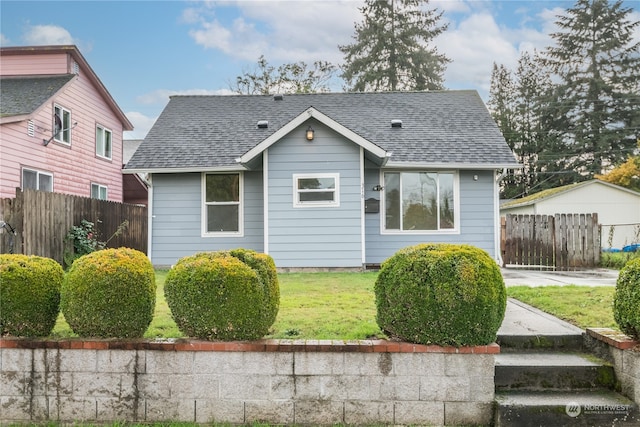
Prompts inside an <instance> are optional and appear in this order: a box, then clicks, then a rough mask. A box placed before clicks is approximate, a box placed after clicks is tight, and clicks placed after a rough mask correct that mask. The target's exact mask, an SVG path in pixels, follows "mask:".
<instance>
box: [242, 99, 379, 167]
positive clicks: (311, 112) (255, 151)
mask: <svg viewBox="0 0 640 427" xmlns="http://www.w3.org/2000/svg"><path fill="white" fill-rule="evenodd" d="M310 118H314V119H316V120H318V121H319V122H320V123H322V124H324V125H326V126H328V127H329V128H331V129H333V130H335V131H336V132H338V133H339V134H341V135H342V136H344V137H345V138H347V139H349V140H351V141H353V142H355V143H356V144H358V145H359V146H360V147H362V148H364V149H365V150H367V151H369V152H371V153H372V154H374V155H376V156H378V157H380V158H382V159H384V158H386V157H387V152H386V151H385V150H383V149H382V148H380V147H378V146H377V145H375V144H373V143H372V142H370V141H369V140H367V139H365V138H363V137H361V136H360V135H358V134H357V133H355V132H353V131H352V130H350V129H348V128H346V127H344V126H343V125H341V124H340V123H338V122H336V121H335V120H333V119H332V118H331V117H329V116H327V115H325V114H323V113H321V112H320V111H318V110H316V109H315V108H313V107H311V108H309V109H307V110H306V111H305V112H303V113H302V114H300V115H298V116H297V117H295V118H294V119H293V120H291V121H290V122H289V123H287V124H285V125H284V126H283V127H281V128H280V129H278V130H277V131H276V132H274V133H273V134H272V135H271V136H269V137H268V138H266V139H265V140H264V141H262V142H261V143H260V144H258V145H256V146H255V147H253V148H252V149H251V150H249V151H247V152H246V153H245V154H243V155H242V156H241V157H240V158H239V159H238V161H239V163H242V164H244V163H248V162H250V161H251V160H253V159H254V158H255V157H257V156H259V155H260V153H262V152H263V151H264V150H266V149H267V148H269V147H271V146H272V145H273V144H275V143H276V142H277V141H279V140H280V139H281V138H283V137H284V136H285V135H287V134H288V133H289V132H291V131H293V130H294V129H295V128H297V127H298V126H300V125H301V124H303V123H304V122H306V121H307V120H309V119H310Z"/></svg>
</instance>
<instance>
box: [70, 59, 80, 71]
mask: <svg viewBox="0 0 640 427" xmlns="http://www.w3.org/2000/svg"><path fill="white" fill-rule="evenodd" d="M71 73H72V74H80V66H79V65H78V63H77V62H76V61H73V63H72V64H71Z"/></svg>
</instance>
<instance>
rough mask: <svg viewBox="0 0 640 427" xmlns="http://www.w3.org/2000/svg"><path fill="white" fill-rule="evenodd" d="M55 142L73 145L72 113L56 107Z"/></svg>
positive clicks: (54, 122) (54, 117) (54, 120)
mask: <svg viewBox="0 0 640 427" xmlns="http://www.w3.org/2000/svg"><path fill="white" fill-rule="evenodd" d="M53 135H54V136H53V140H54V141H56V142H61V143H63V144H71V111H69V110H67V109H65V108H63V107H61V106H59V105H56V106H54V114H53Z"/></svg>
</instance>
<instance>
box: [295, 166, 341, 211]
mask: <svg viewBox="0 0 640 427" xmlns="http://www.w3.org/2000/svg"><path fill="white" fill-rule="evenodd" d="M338 188H339V174H311V175H293V206H294V207H329V206H339V205H340V197H339V191H338Z"/></svg>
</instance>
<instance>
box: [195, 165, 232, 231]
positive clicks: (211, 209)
mask: <svg viewBox="0 0 640 427" xmlns="http://www.w3.org/2000/svg"><path fill="white" fill-rule="evenodd" d="M203 187H204V201H205V202H204V214H203V217H204V232H205V234H211V235H216V236H219V235H225V234H226V235H234V236H237V235H240V234H241V233H242V220H241V218H242V203H241V198H240V195H241V194H242V174H240V173H226V174H222V173H221V174H205V175H204V186H203Z"/></svg>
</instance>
